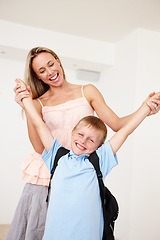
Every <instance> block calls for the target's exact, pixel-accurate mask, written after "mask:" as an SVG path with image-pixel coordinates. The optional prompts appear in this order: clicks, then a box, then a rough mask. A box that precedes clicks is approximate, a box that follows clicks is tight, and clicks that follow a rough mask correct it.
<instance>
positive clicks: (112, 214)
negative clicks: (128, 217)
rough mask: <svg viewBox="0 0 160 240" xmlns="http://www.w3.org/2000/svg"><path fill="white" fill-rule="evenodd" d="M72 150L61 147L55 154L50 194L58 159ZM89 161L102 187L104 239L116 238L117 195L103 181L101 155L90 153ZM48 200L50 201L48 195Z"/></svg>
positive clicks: (112, 239) (111, 239)
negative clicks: (100, 165)
mask: <svg viewBox="0 0 160 240" xmlns="http://www.w3.org/2000/svg"><path fill="white" fill-rule="evenodd" d="M69 151H70V150H68V149H66V148H64V147H60V148H59V149H58V151H57V154H56V156H55V160H54V164H53V167H52V170H51V176H50V182H49V187H48V195H49V189H50V186H51V180H52V177H53V174H54V171H55V169H56V167H57V165H58V160H59V159H60V158H61V157H62V156H64V155H66V154H67V153H68V152H69ZM88 159H89V161H90V162H91V163H92V165H93V166H94V168H95V171H96V174H97V178H98V183H99V188H100V196H101V201H102V208H103V217H104V231H103V238H102V240H114V224H115V220H116V219H117V217H118V213H119V207H118V203H117V201H116V199H115V197H114V196H113V195H112V194H111V192H110V191H109V190H108V188H107V187H105V186H104V183H103V176H102V173H101V171H100V167H99V157H98V155H97V153H96V151H95V152H93V153H91V154H90V155H89V158H88ZM46 201H48V196H47V199H46Z"/></svg>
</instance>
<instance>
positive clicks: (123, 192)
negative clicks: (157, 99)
mask: <svg viewBox="0 0 160 240" xmlns="http://www.w3.org/2000/svg"><path fill="white" fill-rule="evenodd" d="M3 26H4V25H3ZM7 28H8V27H7ZM23 31H25V27H24V30H23ZM44 33H45V31H44ZM8 34H9V33H8ZM6 37H7V36H6ZM45 37H46V34H44V38H43V40H44V41H45ZM67 37H68V38H69V36H67ZM11 40H12V39H11ZM11 40H10V42H8V43H10V47H11V45H12V41H11ZM76 40H77V41H78V42H79V49H80V46H81V45H80V39H79V40H78V39H77V38H76ZM83 40H84V42H85V39H83ZM88 41H89V40H88V39H87V42H88ZM158 41H160V34H158V33H154V32H151V31H144V30H137V31H135V32H133V33H132V34H130V35H129V36H127V37H126V38H125V39H123V40H122V41H120V42H119V43H117V44H116V45H115V46H113V45H111V48H112V54H111V56H110V58H109V59H110V60H107V62H106V63H105V64H104V62H103V63H102V62H98V61H97V65H99V66H103V67H104V66H105V67H104V68H105V70H104V68H103V71H102V73H101V78H100V81H99V82H97V83H93V84H94V85H96V86H97V87H98V88H99V90H100V91H101V92H102V94H103V96H104V98H105V100H106V102H107V104H108V105H109V106H110V107H111V108H112V109H113V110H114V111H115V112H116V113H117V114H118V115H119V116H124V115H126V114H130V113H132V112H133V111H134V110H135V109H136V108H138V106H140V104H141V103H142V101H143V100H144V99H145V97H146V96H147V95H148V94H149V93H150V92H151V91H153V90H155V91H159V89H158V88H159V82H158V80H159V76H160V72H159V71H160V70H159V63H160V57H159V56H160V48H159V44H158ZM15 42H16V41H15ZM41 42H42V40H41ZM3 45H4V42H3ZM37 45H41V44H37ZM84 45H85V44H84ZM84 45H83V47H84ZM104 46H108V45H107V44H106V45H103V47H104ZM13 47H14V48H15V47H18V45H17V46H15V45H14V46H13ZM23 47H24V45H23ZM28 47H29V46H27V47H26V49H28ZM31 47H32V46H31ZM49 47H50V46H49ZM63 47H64V48H65V46H63ZM90 47H91V48H95V47H96V48H97V50H96V51H98V44H96V46H95V44H94V43H93V42H92V41H91V42H90ZM114 47H116V51H115V52H114ZM20 49H21V48H20ZM24 49H25V48H24ZM53 49H54V48H53ZM106 49H107V48H106ZM71 50H72V49H71V48H70V52H71ZM84 52H85V51H84ZM90 52H91V51H90ZM68 54H69V53H68ZM77 54H78V52H77ZM87 54H88V59H87V60H86V59H84V61H83V59H81V64H82V65H83V62H86V61H87V62H88V64H89V63H90V62H91V60H90V59H89V52H86V55H87ZM113 54H114V55H113ZM62 55H63V54H62ZM71 55H72V53H71ZM102 55H103V53H102ZM72 56H73V55H72ZM62 57H63V56H62ZM64 57H65V59H66V58H67V57H68V58H69V59H70V56H69V55H68V56H64ZM82 57H83V56H82ZM86 58H87V57H86ZM103 58H104V55H103ZM114 58H115V62H114ZM79 60H80V57H79ZM113 63H114V65H113ZM92 64H93V62H91V67H93V65H92ZM64 65H65V64H64ZM0 66H1V88H0V107H1V108H0V109H1V124H0V132H1V139H0V146H1V151H0V157H1V163H2V166H1V170H0V171H1V172H0V177H1V181H0V184H1V196H2V197H1V200H0V203H1V204H0V212H1V215H0V223H1V224H4V223H10V222H11V219H12V217H13V214H14V211H15V208H16V205H17V203H18V200H19V198H20V195H21V192H22V189H23V186H24V182H23V181H22V180H21V170H20V168H19V166H20V164H21V163H22V162H23V161H24V160H25V158H26V157H27V156H28V155H29V153H31V152H32V147H31V144H30V143H29V139H28V136H27V129H26V123H25V120H23V119H22V118H21V109H20V107H19V106H17V104H16V103H15V102H14V92H13V90H12V89H13V87H14V79H15V78H16V77H21V78H23V72H24V62H23V61H13V60H9V59H4V58H0ZM66 67H67V64H66ZM65 70H66V75H67V80H68V81H71V82H73V83H82V84H85V83H87V81H86V82H85V81H82V82H80V81H79V80H77V79H76V74H75V71H74V70H73V69H69V68H66V69H65ZM159 119H160V116H158V115H156V116H153V117H150V118H147V119H146V120H145V121H144V123H143V124H142V125H141V126H140V127H139V129H137V130H136V131H135V132H134V133H133V134H132V136H130V137H129V138H128V140H127V142H126V143H125V144H124V146H123V147H122V149H121V150H120V151H119V152H118V158H119V166H118V167H117V168H115V169H114V170H113V171H112V173H111V174H110V175H109V176H108V177H107V179H106V184H107V186H109V188H110V189H111V190H112V192H113V193H114V194H115V196H116V197H117V199H118V202H119V205H120V215H119V218H118V220H117V223H116V236H117V238H118V239H119V240H126V239H127V240H133V239H134V240H135V239H136V240H151V239H152V240H159V239H160V234H159V230H158V223H159V222H160V221H159V220H160V219H159V216H158V214H156V213H157V212H156V211H157V209H158V203H159V202H160V189H159V186H158V185H159V184H158V183H159V182H160V181H159V180H160V179H159V174H158V169H159V167H160V166H159V165H160V163H159V154H160V149H159V138H158V137H159V132H160V129H159V125H158V122H159ZM112 134H113V132H112V131H111V130H109V137H110V136H112ZM151 161H152V162H151ZM150 170H151V171H150ZM149 196H151V201H150V200H149ZM6 209H7V211H6ZM159 210H160V209H158V212H160V211H159ZM153 219H155V220H154V221H153Z"/></svg>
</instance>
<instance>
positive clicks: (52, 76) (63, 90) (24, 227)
mask: <svg viewBox="0 0 160 240" xmlns="http://www.w3.org/2000/svg"><path fill="white" fill-rule="evenodd" d="M25 81H26V84H27V85H28V86H29V87H27V88H21V86H20V84H19V80H18V79H17V80H16V82H17V85H16V87H15V89H14V91H15V93H16V97H15V100H16V102H17V103H18V104H20V105H21V107H22V108H23V103H22V99H23V98H25V97H28V92H29V91H31V92H32V98H33V99H34V104H35V107H36V109H37V111H38V112H39V114H40V115H41V117H42V118H43V120H44V122H45V123H46V124H47V126H48V128H49V129H50V131H51V132H52V135H53V136H54V137H55V138H56V139H57V140H58V142H59V143H61V144H63V146H64V147H66V148H69V149H70V144H71V143H70V135H71V130H72V128H73V127H74V126H75V125H76V123H77V122H78V121H79V120H80V119H81V118H83V117H85V116H88V115H94V112H96V114H97V115H98V117H99V118H100V119H101V120H102V121H104V122H105V123H106V124H107V125H108V126H109V127H110V128H111V129H112V130H113V131H118V130H119V129H120V128H121V127H122V126H123V125H124V123H125V122H126V121H127V120H128V119H129V117H130V116H126V117H123V118H119V117H118V116H117V115H116V114H115V113H114V112H113V111H112V110H111V109H110V108H109V107H108V106H107V105H106V103H105V101H104V99H103V96H102V95H101V93H100V92H99V91H98V89H97V88H96V87H94V86H93V85H91V84H88V85H85V86H81V85H75V84H71V83H69V82H67V81H66V78H65V73H64V69H63V67H62V64H61V62H60V59H59V58H58V56H57V55H56V54H55V53H54V52H53V51H52V50H50V49H47V48H42V47H36V48H33V49H32V50H31V51H30V52H29V54H28V57H27V61H26V70H25ZM151 95H152V94H151ZM146 101H147V99H146ZM159 104H160V102H159V99H158V100H157V101H156V100H155V101H154V102H153V105H150V109H151V113H150V114H154V113H156V112H158V110H159V109H158V108H157V106H159ZM133 114H134V113H133ZM26 119H27V126H28V134H29V138H30V141H31V143H32V145H33V148H34V150H35V153H34V154H32V155H31V156H30V157H29V158H28V159H27V160H26V161H25V162H24V164H23V166H22V168H23V179H24V180H25V181H26V182H27V184H26V186H25V188H24V191H23V194H22V197H21V199H20V202H19V204H18V207H17V210H16V213H15V216H14V219H13V222H12V224H11V227H10V230H9V233H8V237H7V240H10V239H12V240H23V239H25V240H35V239H37V240H41V239H42V236H43V231H44V225H45V218H46V212H47V203H46V201H45V199H46V196H47V187H48V183H49V176H50V174H49V172H48V169H47V168H46V166H45V165H44V163H43V161H42V160H41V155H40V154H41V153H42V152H43V149H44V146H43V144H42V142H41V140H40V138H39V137H38V134H37V132H36V130H35V128H34V126H33V125H32V123H31V121H30V118H29V116H28V115H27V113H26Z"/></svg>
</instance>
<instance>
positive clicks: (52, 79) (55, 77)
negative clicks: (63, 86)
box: [49, 73, 58, 81]
mask: <svg viewBox="0 0 160 240" xmlns="http://www.w3.org/2000/svg"><path fill="white" fill-rule="evenodd" d="M57 77H58V73H57V74H56V75H55V76H54V77H52V78H50V79H49V80H50V81H55V80H56V79H57Z"/></svg>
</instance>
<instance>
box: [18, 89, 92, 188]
mask: <svg viewBox="0 0 160 240" xmlns="http://www.w3.org/2000/svg"><path fill="white" fill-rule="evenodd" d="M81 91H82V97H81V98H77V99H74V100H70V101H68V102H65V103H63V104H60V105H56V106H43V105H42V103H41V101H40V100H39V99H38V100H39V102H40V104H41V106H42V116H43V120H44V122H45V123H46V125H47V126H48V128H49V129H50V131H51V133H52V135H53V136H54V137H55V138H56V139H57V140H58V142H59V143H61V144H62V145H63V146H64V147H66V148H68V149H70V148H71V131H72V129H73V127H74V126H75V125H76V124H77V122H78V121H79V120H80V119H81V118H83V117H85V116H88V115H94V111H93V109H92V108H91V106H90V105H89V103H88V102H87V100H86V98H85V97H84V94H83V86H82V89H81ZM22 170H23V176H22V177H23V179H24V180H25V181H26V182H27V183H32V184H37V185H44V186H48V183H49V178H50V173H49V170H48V168H47V167H46V165H45V163H44V162H43V161H42V159H41V155H40V154H38V153H36V152H35V153H33V154H32V155H30V156H29V158H27V159H26V161H25V162H24V163H23V164H22Z"/></svg>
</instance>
